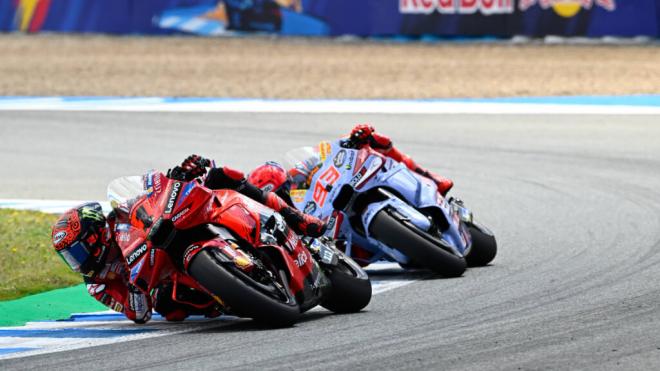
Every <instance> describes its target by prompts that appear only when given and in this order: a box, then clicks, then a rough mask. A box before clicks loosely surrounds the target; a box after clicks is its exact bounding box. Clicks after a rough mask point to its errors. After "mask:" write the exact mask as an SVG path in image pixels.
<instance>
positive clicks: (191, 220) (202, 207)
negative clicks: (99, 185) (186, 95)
mask: <svg viewBox="0 0 660 371" xmlns="http://www.w3.org/2000/svg"><path fill="white" fill-rule="evenodd" d="M224 171H225V173H226V174H233V175H232V176H235V177H236V178H238V179H242V178H243V174H242V173H240V172H237V171H232V170H231V169H228V168H227V167H225V168H224ZM155 179H158V181H159V188H160V189H161V192H152V193H148V194H146V195H143V196H141V197H140V198H139V199H137V200H134V201H131V202H130V206H128V205H126V207H127V208H128V209H129V210H128V212H126V213H124V216H123V218H122V220H117V224H116V230H117V236H118V237H117V242H118V244H119V246H120V248H121V251H122V253H123V256H124V257H125V259H126V265H127V268H128V277H129V280H130V282H131V283H132V284H133V285H135V286H137V287H138V288H139V289H141V290H142V291H143V292H145V293H148V292H151V291H152V290H153V289H154V288H156V287H157V286H158V285H160V284H161V283H165V282H173V283H174V285H176V284H177V282H183V283H184V284H185V285H188V286H190V287H192V288H194V289H197V290H200V291H202V292H207V293H208V291H206V290H205V289H204V288H203V287H201V286H200V285H199V284H197V283H196V281H194V279H193V278H192V277H191V276H188V275H187V274H186V273H185V271H182V270H180V269H179V268H177V264H175V263H174V262H172V261H171V258H170V256H169V254H168V253H167V252H166V251H165V250H163V249H161V248H157V246H154V245H153V243H152V241H151V240H148V239H147V236H148V235H149V234H150V233H151V232H152V229H153V228H152V227H153V226H154V225H157V224H158V223H161V224H162V223H163V222H162V221H160V220H169V221H171V222H172V223H173V225H174V227H175V228H176V229H178V230H185V229H189V228H193V227H195V226H198V225H203V224H213V225H217V226H222V227H225V228H227V229H229V230H231V231H232V232H233V233H234V234H235V235H237V236H239V237H240V239H241V240H243V241H246V242H248V243H250V244H252V245H253V246H254V247H255V248H269V249H275V250H276V251H278V252H279V253H280V254H281V256H282V261H283V262H284V263H285V265H286V267H283V268H285V269H287V270H288V271H289V276H290V277H291V280H290V287H291V290H292V291H293V292H294V293H296V292H298V291H299V290H301V289H302V288H303V287H304V284H305V278H306V277H307V276H308V275H309V274H310V272H311V271H312V268H313V262H312V257H311V255H310V254H309V252H308V251H307V249H306V248H304V246H303V245H302V243H301V241H300V240H299V239H298V237H297V235H296V234H295V233H293V232H292V231H290V230H289V236H288V239H287V242H286V243H285V246H263V245H262V244H261V234H260V233H261V221H262V219H264V218H266V219H267V218H268V217H270V216H271V215H272V213H273V210H272V209H270V208H268V207H267V206H265V205H263V204H261V203H258V202H256V201H254V200H252V199H250V198H248V197H246V196H244V195H242V194H240V193H238V192H236V191H234V190H230V189H219V190H211V189H208V188H206V187H204V186H202V185H200V184H199V183H197V182H196V181H191V182H183V181H176V180H172V179H169V178H166V177H164V176H162V174H160V175H158V174H157V175H155V178H154V183H155ZM279 201H281V200H279ZM279 201H278V200H277V199H273V198H270V201H269V203H272V206H274V207H279V206H282V205H281V204H283V205H286V203H284V202H283V201H281V204H280V202H279ZM159 221H160V222H159ZM208 248H213V249H217V250H218V251H220V252H221V253H222V254H224V255H225V256H227V257H228V258H229V259H232V260H234V262H235V264H236V265H237V267H239V268H240V269H244V270H249V269H252V266H253V264H252V261H251V258H250V256H249V255H247V254H245V253H243V252H242V251H241V250H240V249H239V248H238V246H237V245H232V244H230V243H227V241H224V240H222V239H220V238H219V237H218V238H214V239H211V240H206V241H190V244H189V245H188V248H187V249H186V250H185V251H184V254H183V257H182V258H183V259H184V261H183V263H184V264H183V265H184V267H186V268H187V266H188V264H189V263H190V262H191V261H192V260H193V258H194V256H195V255H196V254H198V253H199V251H201V250H203V249H208ZM175 287H176V286H175ZM208 294H209V296H212V295H211V294H210V293H208ZM173 299H175V298H173Z"/></svg>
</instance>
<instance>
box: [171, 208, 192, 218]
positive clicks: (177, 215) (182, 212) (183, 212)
mask: <svg viewBox="0 0 660 371" xmlns="http://www.w3.org/2000/svg"><path fill="white" fill-rule="evenodd" d="M188 211H190V207H186V208H185V209H183V210H181V211H179V212H178V213H177V214H176V215H174V216H173V217H172V221H173V222H176V221H177V220H179V219H180V218H181V217H182V216H184V215H186V214H187V213H188Z"/></svg>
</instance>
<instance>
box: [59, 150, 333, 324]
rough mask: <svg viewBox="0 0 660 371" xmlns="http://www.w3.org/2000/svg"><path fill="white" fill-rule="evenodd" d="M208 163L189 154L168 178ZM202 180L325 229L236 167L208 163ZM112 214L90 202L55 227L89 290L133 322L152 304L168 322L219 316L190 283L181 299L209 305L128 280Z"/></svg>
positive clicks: (180, 291) (199, 170) (308, 227)
mask: <svg viewBox="0 0 660 371" xmlns="http://www.w3.org/2000/svg"><path fill="white" fill-rule="evenodd" d="M210 163H211V162H210V161H209V160H206V159H204V158H201V157H199V156H196V155H192V156H189V157H188V158H187V159H186V160H184V161H183V163H182V164H181V166H177V167H175V168H173V169H170V171H168V177H170V178H173V179H177V180H186V181H189V180H192V179H194V178H196V177H199V176H202V175H204V174H205V173H206V167H208V166H209V165H210ZM204 185H205V186H207V187H209V188H212V189H220V188H230V189H234V190H236V191H238V192H240V193H242V194H244V195H246V196H248V197H250V198H252V199H254V200H256V201H258V202H261V203H263V204H265V205H267V206H269V207H270V208H272V209H274V210H276V211H278V212H279V213H280V214H282V216H283V217H284V219H285V221H286V222H287V224H289V226H290V227H291V228H292V229H293V230H294V231H296V232H297V233H300V234H304V235H308V236H312V237H318V236H320V235H322V234H323V232H324V231H325V225H324V223H323V222H322V221H320V220H318V219H317V218H315V217H313V216H310V215H306V214H303V213H302V212H300V211H298V210H296V209H295V208H293V207H290V206H289V205H287V204H286V202H284V201H283V200H282V199H281V198H279V197H278V196H277V195H275V194H274V193H271V192H264V191H261V190H260V189H259V188H257V187H255V186H254V185H252V184H250V183H248V182H247V180H246V179H245V176H244V175H243V173H242V172H240V171H238V170H235V169H231V168H229V167H221V168H211V169H210V170H209V171H208V175H207V176H206V180H205V183H204ZM116 219H117V216H116V214H115V213H114V212H111V213H110V214H109V215H108V217H107V218H106V217H105V216H104V215H103V211H102V209H101V205H100V204H99V203H96V202H92V203H86V204H83V205H80V206H78V207H76V208H73V209H71V210H68V211H67V212H65V213H64V214H63V215H62V216H61V217H60V219H59V220H58V221H57V222H56V223H55V225H54V226H53V232H52V239H53V246H54V247H55V249H56V250H57V252H58V253H59V254H60V256H61V257H62V258H63V259H64V261H65V262H66V263H67V264H68V265H69V266H70V267H71V269H73V270H74V271H76V272H79V273H81V274H83V276H84V280H85V283H86V284H87V290H88V292H89V294H90V295H92V296H93V297H94V298H95V299H96V300H98V301H99V302H101V303H102V304H104V305H105V306H107V307H109V308H110V309H113V310H115V311H117V312H121V313H123V314H124V315H125V316H126V317H127V318H129V319H131V320H133V321H134V322H136V323H145V322H147V321H148V320H149V319H150V318H151V312H152V308H153V309H155V310H156V312H158V313H160V314H161V315H163V316H164V317H165V318H166V319H167V320H170V321H181V320H183V319H185V318H186V317H187V316H188V315H191V314H198V315H205V316H207V317H215V316H218V315H220V311H219V308H218V307H217V305H216V304H215V302H214V301H212V300H209V297H208V296H207V295H206V294H205V293H202V292H199V291H196V290H194V289H192V288H182V287H180V286H179V287H177V295H178V297H179V299H183V300H182V301H185V302H189V303H196V304H202V306H203V304H206V303H208V306H207V307H205V308H203V309H199V308H196V307H194V306H191V305H185V304H182V303H178V302H175V301H174V300H172V298H171V297H172V287H171V286H170V285H163V286H160V287H158V288H157V289H156V290H154V292H153V293H151V295H147V293H144V292H142V291H141V290H140V289H138V288H137V287H135V286H133V285H131V284H130V283H129V279H128V275H129V272H128V268H127V265H126V260H125V259H124V257H123V255H122V253H121V251H120V249H119V247H118V246H117V244H116V242H115V236H116V234H117V231H116V230H115V227H116V225H117V224H118V223H116Z"/></svg>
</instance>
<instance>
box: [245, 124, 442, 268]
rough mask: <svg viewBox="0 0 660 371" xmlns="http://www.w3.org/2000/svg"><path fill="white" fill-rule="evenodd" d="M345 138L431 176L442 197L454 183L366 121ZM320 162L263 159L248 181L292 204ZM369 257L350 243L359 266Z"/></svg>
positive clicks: (419, 172)
mask: <svg viewBox="0 0 660 371" xmlns="http://www.w3.org/2000/svg"><path fill="white" fill-rule="evenodd" d="M348 139H349V140H350V145H352V146H354V147H355V148H358V149H359V148H363V147H365V146H369V147H371V148H372V149H374V150H375V151H377V152H379V153H381V154H383V155H385V156H387V157H389V158H391V159H393V160H394V161H398V162H401V163H403V164H404V165H406V167H408V169H410V170H412V171H414V172H415V173H417V174H419V175H421V176H424V177H426V178H429V179H431V180H432V181H433V182H434V183H435V184H436V185H437V187H438V192H439V193H440V194H441V195H442V196H445V195H446V194H447V192H449V190H450V189H451V188H452V187H453V186H454V182H453V181H451V180H450V179H447V178H444V177H442V176H440V175H438V174H435V173H433V172H431V171H429V170H426V169H424V168H422V167H421V166H419V165H418V164H417V163H416V162H415V161H414V160H413V159H412V158H411V157H410V156H408V155H406V154H405V153H403V152H401V151H399V150H398V149H397V148H396V147H394V145H393V144H392V140H391V139H390V138H389V137H387V136H385V135H383V134H379V133H376V129H375V128H374V127H373V126H371V125H369V124H358V125H356V126H355V127H354V128H353V130H351V133H350V134H349V136H348ZM321 165H322V163H321V160H320V158H319V156H311V157H310V158H309V159H308V160H307V161H305V162H304V163H299V164H297V165H296V166H295V167H294V168H292V169H289V170H288V171H287V170H285V169H284V167H282V165H280V164H278V163H276V162H266V163H265V164H263V165H261V166H258V167H257V168H255V169H254V170H253V171H252V172H251V173H250V174H249V176H248V181H249V182H250V183H252V184H254V185H256V186H258V187H260V188H261V189H263V190H268V191H272V192H275V193H277V194H278V195H279V196H280V197H281V198H282V199H284V200H286V201H287V202H288V203H289V204H290V205H293V202H292V200H291V195H292V193H295V192H298V190H306V189H308V188H309V185H310V182H311V180H312V177H313V176H314V174H315V173H316V171H317V170H318V169H319V168H320V167H321ZM371 256H372V253H370V252H369V251H367V250H364V249H362V248H361V247H359V246H357V245H355V244H354V245H353V247H352V257H353V259H354V260H355V261H356V262H358V263H359V264H360V265H362V266H365V265H367V263H368V261H369V259H370V258H371Z"/></svg>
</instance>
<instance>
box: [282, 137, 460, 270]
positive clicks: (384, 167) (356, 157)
mask: <svg viewBox="0 0 660 371" xmlns="http://www.w3.org/2000/svg"><path fill="white" fill-rule="evenodd" d="M341 143H342V142H341V140H337V141H334V142H332V143H331V150H330V151H329V153H328V154H327V159H326V160H325V161H324V162H323V165H322V166H321V168H320V169H319V170H318V171H317V172H316V173H315V174H314V176H313V177H312V180H311V182H310V184H311V188H310V189H309V190H308V191H307V192H306V193H301V194H298V195H297V197H296V200H297V201H300V202H296V200H294V204H295V206H296V207H297V208H299V209H300V210H304V211H306V212H308V213H310V214H312V215H314V216H316V217H318V218H321V219H328V220H332V219H333V217H332V212H333V211H334V210H333V207H332V202H331V201H332V200H334V199H335V198H336V197H337V195H338V193H339V191H340V189H341V185H343V184H348V185H350V186H351V187H353V189H354V190H355V191H357V192H367V191H369V190H373V189H374V188H378V189H382V190H385V192H387V193H389V196H388V199H387V200H384V201H379V202H374V203H371V204H369V205H368V206H367V208H366V209H365V210H364V211H363V214H362V215H361V217H360V219H361V221H362V224H363V229H364V231H365V234H366V235H362V234H360V233H358V232H357V231H355V230H353V228H352V226H351V224H350V222H349V220H348V219H349V218H347V217H344V218H343V222H342V223H341V232H340V236H344V238H345V239H346V240H347V242H348V244H347V252H349V253H350V246H351V244H352V243H356V244H358V245H359V246H360V247H362V248H364V249H366V250H368V251H370V252H372V253H374V254H375V255H374V256H373V257H372V259H371V260H370V261H371V262H374V261H377V260H379V259H383V258H386V259H388V260H394V261H397V262H401V263H407V262H408V258H407V257H406V256H405V255H403V254H401V253H400V252H399V251H398V250H395V249H392V248H390V247H388V246H386V245H384V244H382V243H381V242H379V241H377V240H375V239H373V238H371V237H369V235H368V233H369V232H368V231H369V226H370V225H371V222H372V221H373V217H374V216H375V215H376V213H377V212H378V211H380V210H383V209H384V208H387V207H391V208H393V209H394V210H396V211H397V212H398V213H399V214H400V215H403V216H404V217H406V218H407V219H408V220H409V221H410V222H411V223H412V224H414V225H415V226H417V227H418V228H420V229H422V230H427V231H428V230H429V229H430V227H431V225H430V221H429V219H428V217H427V216H426V215H424V214H422V213H421V212H420V211H419V210H423V209H429V210H430V211H432V209H435V210H436V212H434V213H433V214H434V215H442V217H444V218H445V221H447V223H441V224H442V226H443V227H444V228H443V230H441V232H442V238H443V239H444V240H445V241H446V242H448V245H449V246H451V247H452V249H453V250H454V252H455V253H456V254H457V255H459V256H464V255H465V254H467V252H468V251H469V248H470V244H471V240H470V237H469V233H467V231H466V229H465V225H464V223H462V222H461V221H460V218H459V215H458V212H457V210H456V209H455V208H453V207H451V206H450V205H449V203H447V201H446V200H445V199H444V198H443V197H442V196H441V195H440V194H439V193H438V192H437V186H436V185H435V184H434V183H433V182H432V181H431V180H430V179H427V178H425V177H422V176H420V175H418V174H415V173H414V172H412V171H410V170H409V169H408V168H407V167H406V166H405V165H404V164H401V163H398V162H396V161H393V160H392V159H390V158H384V157H383V156H382V155H380V154H378V153H376V152H375V151H373V150H371V149H360V150H356V149H352V148H344V147H343V146H342V145H341ZM340 152H344V154H343V155H340ZM338 157H341V158H342V159H341V161H339V160H336V159H337V158H338ZM346 160H347V161H346ZM337 165H339V166H337ZM333 171H336V172H338V173H339V176H338V177H337V179H336V180H335V181H334V182H333V183H332V184H328V182H325V181H324V180H325V179H326V178H327V177H326V178H324V174H328V173H330V172H333ZM328 185H329V186H330V187H328ZM315 190H316V195H318V194H320V193H322V192H323V190H325V191H327V198H325V202H323V203H322V204H319V203H317V202H316V201H315V197H314V195H315V192H314V191H315ZM389 190H393V191H395V192H396V195H395V194H394V193H392V192H389ZM302 196H304V198H303V197H302ZM399 197H401V198H399ZM317 198H318V197H317ZM310 205H311V206H310ZM342 214H343V213H342Z"/></svg>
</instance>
